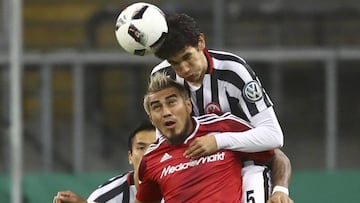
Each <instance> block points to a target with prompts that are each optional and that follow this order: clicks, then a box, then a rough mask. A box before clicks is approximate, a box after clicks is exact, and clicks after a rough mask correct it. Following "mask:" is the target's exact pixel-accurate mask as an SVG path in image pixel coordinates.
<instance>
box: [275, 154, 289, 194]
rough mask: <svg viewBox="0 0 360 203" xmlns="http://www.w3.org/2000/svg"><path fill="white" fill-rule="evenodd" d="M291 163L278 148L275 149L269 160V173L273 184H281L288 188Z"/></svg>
mask: <svg viewBox="0 0 360 203" xmlns="http://www.w3.org/2000/svg"><path fill="white" fill-rule="evenodd" d="M291 170H292V169H291V163H290V160H289V158H288V157H287V156H286V155H285V154H284V153H283V152H282V151H281V150H280V149H276V150H275V155H274V158H273V160H272V161H271V174H272V183H273V186H277V185H278V186H283V187H286V188H289V185H290V180H291V173H292V172H291Z"/></svg>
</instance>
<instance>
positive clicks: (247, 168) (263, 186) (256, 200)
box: [242, 161, 271, 203]
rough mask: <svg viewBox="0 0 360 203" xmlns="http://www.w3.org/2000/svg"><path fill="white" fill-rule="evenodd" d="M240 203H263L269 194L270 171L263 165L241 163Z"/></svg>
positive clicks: (251, 162)
mask: <svg viewBox="0 0 360 203" xmlns="http://www.w3.org/2000/svg"><path fill="white" fill-rule="evenodd" d="M242 177H243V196H242V203H265V202H266V200H268V199H269V196H270V192H271V178H270V170H269V168H268V167H267V166H265V165H260V164H254V162H253V161H246V162H244V163H243V169H242Z"/></svg>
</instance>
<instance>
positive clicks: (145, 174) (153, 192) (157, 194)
mask: <svg viewBox="0 0 360 203" xmlns="http://www.w3.org/2000/svg"><path fill="white" fill-rule="evenodd" d="M139 180H140V184H139V188H138V191H137V193H136V199H137V200H139V201H141V202H147V201H159V200H161V198H162V195H161V190H160V186H159V185H158V184H157V182H155V181H154V180H152V179H151V177H150V172H149V171H147V168H146V159H145V158H144V157H143V158H142V160H141V162H140V166H139Z"/></svg>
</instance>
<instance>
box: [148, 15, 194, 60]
mask: <svg viewBox="0 0 360 203" xmlns="http://www.w3.org/2000/svg"><path fill="white" fill-rule="evenodd" d="M166 21H167V24H168V34H167V35H166V38H165V41H164V42H163V44H162V45H161V47H160V48H159V49H158V50H157V51H156V52H155V56H157V57H158V58H160V59H167V58H169V57H171V56H174V55H175V54H177V53H179V52H180V51H181V50H183V49H184V48H185V47H187V46H192V47H198V41H199V36H200V34H201V32H200V28H199V26H198V25H197V23H196V21H195V20H194V19H193V18H192V17H190V16H188V15H187V14H184V13H181V14H178V13H168V14H166Z"/></svg>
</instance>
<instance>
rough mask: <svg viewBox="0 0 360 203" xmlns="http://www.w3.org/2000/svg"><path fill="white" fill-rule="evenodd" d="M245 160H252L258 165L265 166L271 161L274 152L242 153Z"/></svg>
mask: <svg viewBox="0 0 360 203" xmlns="http://www.w3.org/2000/svg"><path fill="white" fill-rule="evenodd" d="M243 156H244V158H245V160H253V161H255V162H258V163H262V164H267V163H269V162H270V161H271V159H272V158H273V156H274V150H269V151H263V152H253V153H244V154H243Z"/></svg>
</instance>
